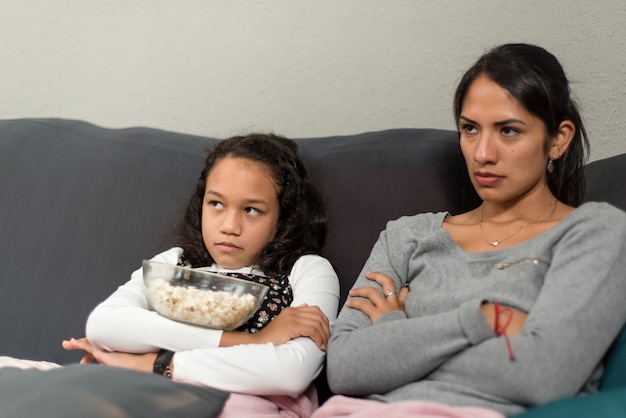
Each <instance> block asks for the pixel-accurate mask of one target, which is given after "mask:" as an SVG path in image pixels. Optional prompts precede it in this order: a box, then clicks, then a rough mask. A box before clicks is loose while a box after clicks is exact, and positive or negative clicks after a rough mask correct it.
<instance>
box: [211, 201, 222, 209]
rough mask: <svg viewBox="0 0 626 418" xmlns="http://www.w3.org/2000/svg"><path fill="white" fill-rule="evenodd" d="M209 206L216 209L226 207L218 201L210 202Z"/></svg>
mask: <svg viewBox="0 0 626 418" xmlns="http://www.w3.org/2000/svg"><path fill="white" fill-rule="evenodd" d="M208 204H209V206H211V207H214V208H215V209H222V208H223V207H224V204H223V203H222V202H218V201H217V200H209V202H208Z"/></svg>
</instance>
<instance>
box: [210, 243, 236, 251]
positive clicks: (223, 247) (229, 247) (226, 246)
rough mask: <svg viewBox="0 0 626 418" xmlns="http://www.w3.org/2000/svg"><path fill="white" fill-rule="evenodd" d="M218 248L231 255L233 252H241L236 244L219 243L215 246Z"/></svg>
mask: <svg viewBox="0 0 626 418" xmlns="http://www.w3.org/2000/svg"><path fill="white" fill-rule="evenodd" d="M215 245H216V246H217V248H219V249H220V250H221V251H223V252H227V253H231V252H235V251H239V250H241V248H240V247H238V246H236V245H235V244H231V243H230V242H218V243H217V244H215Z"/></svg>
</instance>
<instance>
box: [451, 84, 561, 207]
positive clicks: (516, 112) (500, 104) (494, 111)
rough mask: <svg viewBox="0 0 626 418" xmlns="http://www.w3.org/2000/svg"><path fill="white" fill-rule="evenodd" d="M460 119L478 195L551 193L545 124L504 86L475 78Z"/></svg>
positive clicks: (500, 197) (500, 198)
mask: <svg viewBox="0 0 626 418" xmlns="http://www.w3.org/2000/svg"><path fill="white" fill-rule="evenodd" d="M458 122H459V127H460V133H461V136H460V140H461V150H462V151H463V156H464V157H465V162H466V163H467V168H468V171H469V175H470V178H471V180H472V183H473V185H474V187H475V189H476V191H477V192H478V195H479V196H480V197H481V199H483V200H485V201H494V202H507V201H512V200H516V199H522V198H524V197H525V196H529V195H531V194H533V193H535V192H537V191H548V193H549V189H548V185H547V178H546V163H547V159H548V155H547V148H546V141H547V137H548V135H547V130H546V126H545V124H544V122H543V121H542V120H541V119H540V118H538V117H537V116H535V115H533V114H531V113H530V112H528V111H527V110H526V109H525V108H524V107H523V106H522V105H521V104H520V103H519V102H518V101H517V99H515V98H514V97H513V96H512V95H511V94H510V93H509V92H508V91H507V90H505V89H503V88H502V87H500V86H499V85H498V84H496V83H495V82H494V81H492V80H491V79H489V78H488V77H486V76H480V77H478V78H477V79H476V80H474V81H473V82H472V84H471V85H470V87H469V89H468V91H467V93H466V96H465V98H464V100H463V106H462V108H461V115H460V117H459V121H458ZM551 142H553V141H551ZM550 152H551V153H552V152H557V153H558V150H556V149H555V150H554V151H553V150H551V151H550ZM551 156H552V154H551ZM553 158H556V157H553Z"/></svg>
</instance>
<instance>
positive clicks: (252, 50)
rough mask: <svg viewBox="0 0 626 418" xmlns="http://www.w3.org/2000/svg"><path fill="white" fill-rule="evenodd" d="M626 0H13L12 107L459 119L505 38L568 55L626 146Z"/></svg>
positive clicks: (571, 68)
mask: <svg viewBox="0 0 626 418" xmlns="http://www.w3.org/2000/svg"><path fill="white" fill-rule="evenodd" d="M625 23H626V2H624V1H623V0H603V1H602V2H599V1H598V2H590V1H583V0H551V1H549V2H548V1H530V0H528V1H524V0H505V1H495V0H494V1H488V0H482V1H480V0H438V1H436V0H432V1H425V0H423V1H419V0H413V1H409V0H274V1H260V0H255V1H253V0H248V1H244V0H223V1H217V0H216V1H211V0H180V1H165V0H162V1H154V0H132V1H128V0H106V1H105V0H47V1H41V0H39V1H37V0H0V57H2V58H1V59H0V118H16V117H63V118H76V119H83V120H87V121H90V122H94V123H97V124H100V125H104V126H108V127H128V126H139V125H144V126H151V127H157V128H163V129H168V130H176V131H182V132H188V133H196V134H201V135H209V136H217V137H224V136H230V135H233V134H237V133H242V132H246V131H249V130H262V131H275V132H277V133H280V134H283V135H287V136H292V137H311V136H324V135H335V134H350V133H358V132H364V131H371V130H380V129H387V128H398V127H434V128H450V129H451V128H453V127H454V124H453V120H452V111H451V101H452V92H453V90H454V87H455V84H456V82H457V81H458V79H459V78H460V76H461V74H462V72H463V71H464V70H465V69H466V68H467V67H468V66H469V65H470V64H471V63H472V62H473V61H474V60H475V59H476V58H477V57H478V56H479V55H480V54H481V53H483V52H484V51H485V50H486V49H489V48H490V47H492V46H494V45H496V44H500V43H504V42H531V43H537V44H540V45H542V46H544V47H546V48H547V49H548V50H550V51H551V52H553V53H554V54H555V55H557V57H559V59H560V60H561V62H562V64H563V65H564V66H565V68H566V71H567V73H568V75H569V76H570V78H571V80H572V83H573V91H574V93H575V96H576V97H577V98H578V100H579V102H580V104H581V108H582V112H583V117H584V118H585V121H586V123H587V128H588V130H589V133H590V136H591V142H592V159H598V158H602V157H606V156H610V155H614V154H618V153H623V152H626V141H625V140H624V138H623V133H624V132H626V45H625V44H626V29H625V27H626V25H625Z"/></svg>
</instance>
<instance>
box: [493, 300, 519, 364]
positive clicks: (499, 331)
mask: <svg viewBox="0 0 626 418" xmlns="http://www.w3.org/2000/svg"><path fill="white" fill-rule="evenodd" d="M493 305H494V310H495V314H496V318H495V323H494V324H493V332H494V333H495V334H496V337H499V336H500V335H502V336H504V341H505V342H506V351H507V352H508V353H509V359H511V361H515V356H514V355H513V348H511V342H510V341H509V337H508V335H506V332H505V331H506V329H507V328H508V326H509V325H510V324H511V321H512V320H513V310H512V309H511V308H503V307H501V306H500V304H499V303H498V302H494V304H493ZM500 312H502V313H505V314H506V315H507V318H506V322H505V323H504V324H500Z"/></svg>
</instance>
